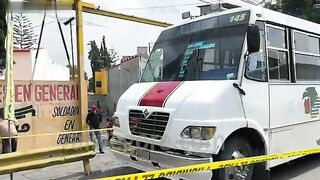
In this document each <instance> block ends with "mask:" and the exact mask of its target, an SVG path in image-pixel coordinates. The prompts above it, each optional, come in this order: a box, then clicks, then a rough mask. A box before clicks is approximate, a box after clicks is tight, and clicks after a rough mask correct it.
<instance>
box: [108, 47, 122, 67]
mask: <svg viewBox="0 0 320 180" xmlns="http://www.w3.org/2000/svg"><path fill="white" fill-rule="evenodd" d="M108 52H109V54H110V58H111V61H112V64H111V66H114V65H115V63H116V62H117V61H119V60H120V57H119V54H118V52H117V51H116V50H115V49H109V50H108Z"/></svg>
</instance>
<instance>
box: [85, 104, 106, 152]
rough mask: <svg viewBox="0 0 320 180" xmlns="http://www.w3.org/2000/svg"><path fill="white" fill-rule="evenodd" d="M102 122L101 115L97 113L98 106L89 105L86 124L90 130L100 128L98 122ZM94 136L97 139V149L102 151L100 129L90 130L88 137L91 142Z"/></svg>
mask: <svg viewBox="0 0 320 180" xmlns="http://www.w3.org/2000/svg"><path fill="white" fill-rule="evenodd" d="M101 122H102V115H101V114H100V113H98V108H97V106H96V105H92V106H91V111H90V112H89V113H88V115H87V124H88V125H89V127H90V129H92V130H98V129H100V124H101ZM94 135H95V136H96V139H97V140H98V144H99V151H100V153H102V154H103V153H104V152H103V146H102V140H101V132H100V131H94V132H90V138H91V141H92V142H93V136H94Z"/></svg>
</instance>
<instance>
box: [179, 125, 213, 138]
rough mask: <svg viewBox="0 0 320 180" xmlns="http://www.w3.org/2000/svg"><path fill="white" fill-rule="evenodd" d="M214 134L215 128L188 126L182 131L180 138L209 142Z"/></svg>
mask: <svg viewBox="0 0 320 180" xmlns="http://www.w3.org/2000/svg"><path fill="white" fill-rule="evenodd" d="M215 132H216V128H215V127H196V126H189V127H186V128H185V129H184V130H183V131H182V133H181V137H182V138H185V139H199V140H209V139H211V138H212V137H213V135H214V133H215Z"/></svg>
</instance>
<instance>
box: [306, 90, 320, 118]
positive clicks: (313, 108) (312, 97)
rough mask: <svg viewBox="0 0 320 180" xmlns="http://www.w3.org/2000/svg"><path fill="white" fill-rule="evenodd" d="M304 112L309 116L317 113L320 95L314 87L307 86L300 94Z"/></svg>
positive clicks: (314, 115)
mask: <svg viewBox="0 0 320 180" xmlns="http://www.w3.org/2000/svg"><path fill="white" fill-rule="evenodd" d="M302 100H303V105H304V113H305V114H310V115H311V118H315V117H317V116H318V115H319V109H320V97H319V96H318V93H317V91H316V88H315V87H308V88H307V89H306V90H305V91H304V93H303V95H302Z"/></svg>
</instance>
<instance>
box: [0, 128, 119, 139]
mask: <svg viewBox="0 0 320 180" xmlns="http://www.w3.org/2000/svg"><path fill="white" fill-rule="evenodd" d="M111 130H113V129H112V128H104V129H91V130H81V131H64V132H52V133H43V134H26V135H17V136H11V137H0V140H2V139H9V138H27V137H40V136H53V135H60V134H71V133H86V132H95V131H111Z"/></svg>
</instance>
